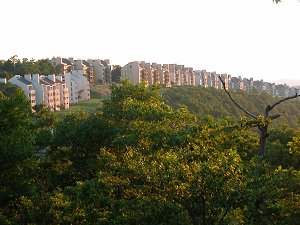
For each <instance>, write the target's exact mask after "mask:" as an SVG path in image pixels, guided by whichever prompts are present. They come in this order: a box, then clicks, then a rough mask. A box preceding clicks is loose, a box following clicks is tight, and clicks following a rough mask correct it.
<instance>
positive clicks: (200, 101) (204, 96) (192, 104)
mask: <svg viewBox="0 0 300 225" xmlns="http://www.w3.org/2000/svg"><path fill="white" fill-rule="evenodd" d="M232 95H233V96H234V99H235V100H236V101H237V102H238V103H239V104H240V105H242V106H243V107H244V108H245V109H246V110H248V111H249V112H252V113H254V114H256V115H260V114H263V112H264V111H265V108H266V106H267V105H269V104H272V103H274V102H275V101H277V100H278V99H279V98H277V97H274V96H271V95H269V94H268V93H266V92H258V91H255V90H254V91H252V92H246V91H232ZM163 96H164V99H165V101H166V103H167V104H168V105H170V106H172V107H173V108H175V109H176V108H178V107H180V106H181V105H186V106H187V107H188V109H189V111H190V112H191V113H193V114H195V115H197V116H198V117H200V118H201V117H203V116H205V115H212V116H214V117H216V118H219V117H222V116H235V117H238V118H239V117H243V116H246V115H245V114H244V113H243V112H242V111H241V110H240V109H239V108H237V107H236V106H235V105H234V104H233V102H232V101H231V100H230V99H229V97H228V96H227V94H226V93H225V92H224V90H218V89H215V88H204V87H200V86H198V87H193V86H184V87H174V88H168V89H166V90H164V92H163ZM283 111H284V112H285V113H284V114H283V115H282V116H281V117H280V119H278V120H276V121H274V124H275V125H278V124H284V123H286V124H288V125H289V126H290V127H293V128H298V127H299V123H298V122H299V118H300V101H299V98H298V99H294V100H290V101H286V102H284V103H283V104H281V105H279V106H278V107H277V108H275V109H274V110H273V111H272V114H276V113H279V112H283Z"/></svg>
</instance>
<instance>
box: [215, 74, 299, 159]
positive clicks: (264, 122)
mask: <svg viewBox="0 0 300 225" xmlns="http://www.w3.org/2000/svg"><path fill="white" fill-rule="evenodd" d="M219 79H220V81H221V83H222V85H223V89H224V91H225V92H226V94H227V95H228V96H229V98H230V100H231V101H232V102H233V103H234V104H235V106H236V107H238V108H239V109H240V110H242V111H243V112H244V113H245V114H246V115H247V116H250V117H252V118H253V119H255V120H257V121H258V124H257V125H256V126H257V127H258V129H259V131H260V141H259V149H258V153H257V154H258V156H259V157H260V158H264V156H265V148H266V142H267V137H268V136H269V133H268V128H269V125H270V124H271V122H272V120H275V119H277V118H279V117H280V116H281V115H282V114H283V113H284V112H282V113H277V114H275V115H270V112H271V111H272V110H273V109H274V108H275V107H276V106H278V105H279V104H281V103H283V102H285V101H288V100H290V99H294V98H297V97H298V96H299V95H298V94H297V93H296V94H295V95H293V96H289V97H286V98H283V99H280V100H278V101H276V102H275V103H273V104H270V105H267V106H266V108H265V112H264V113H262V114H261V115H259V116H257V115H254V114H253V113H251V112H249V111H247V110H245V109H244V108H243V107H242V106H240V105H239V104H238V103H237V102H236V101H235V100H234V99H233V98H232V96H231V94H230V93H229V91H228V90H227V89H226V85H225V82H224V81H223V80H222V78H221V76H219Z"/></svg>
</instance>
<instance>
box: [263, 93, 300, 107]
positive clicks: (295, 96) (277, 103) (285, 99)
mask: <svg viewBox="0 0 300 225" xmlns="http://www.w3.org/2000/svg"><path fill="white" fill-rule="evenodd" d="M298 96H299V95H298V93H296V94H295V95H293V96H288V97H286V98H283V99H280V100H279V101H277V102H275V103H274V104H273V105H271V106H268V107H267V108H268V109H269V111H271V110H272V109H273V108H274V107H275V106H277V105H279V104H280V103H282V102H284V101H287V100H290V99H294V98H297V97H298Z"/></svg>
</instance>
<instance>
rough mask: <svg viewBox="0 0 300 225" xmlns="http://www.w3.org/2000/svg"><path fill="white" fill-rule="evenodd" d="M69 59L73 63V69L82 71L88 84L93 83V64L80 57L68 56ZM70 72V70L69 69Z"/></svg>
mask: <svg viewBox="0 0 300 225" xmlns="http://www.w3.org/2000/svg"><path fill="white" fill-rule="evenodd" d="M69 61H70V62H71V63H72V64H73V65H74V70H77V71H79V70H80V71H82V72H83V75H84V76H85V77H86V78H87V79H88V81H89V83H90V85H94V83H95V74H94V66H93V64H91V63H90V62H88V61H86V60H82V59H75V60H74V59H73V58H72V57H70V58H69ZM69 72H70V71H69Z"/></svg>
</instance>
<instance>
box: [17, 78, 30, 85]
mask: <svg viewBox="0 0 300 225" xmlns="http://www.w3.org/2000/svg"><path fill="white" fill-rule="evenodd" d="M18 80H19V81H21V82H22V83H24V84H26V85H31V84H32V83H31V82H30V81H28V80H25V78H24V77H20V78H19V79H18Z"/></svg>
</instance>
